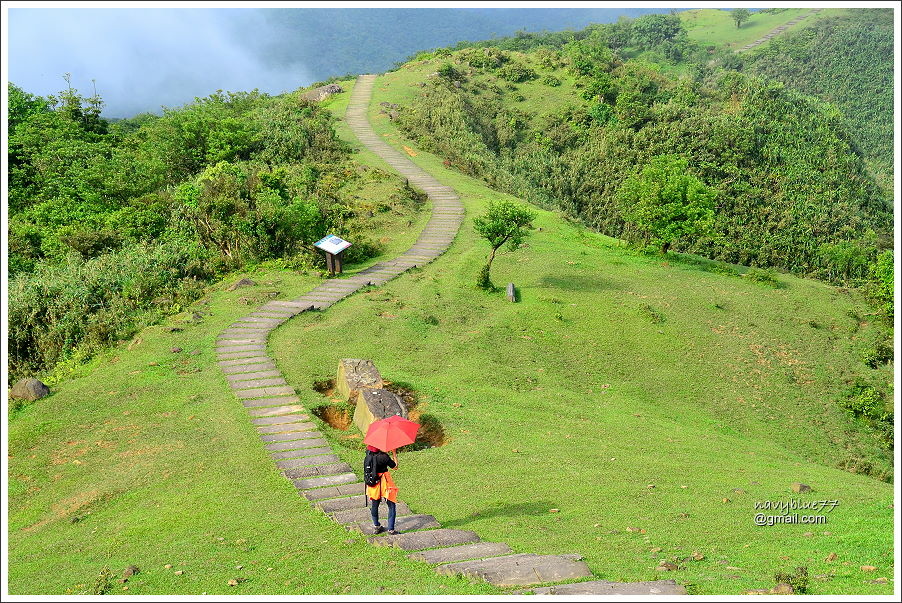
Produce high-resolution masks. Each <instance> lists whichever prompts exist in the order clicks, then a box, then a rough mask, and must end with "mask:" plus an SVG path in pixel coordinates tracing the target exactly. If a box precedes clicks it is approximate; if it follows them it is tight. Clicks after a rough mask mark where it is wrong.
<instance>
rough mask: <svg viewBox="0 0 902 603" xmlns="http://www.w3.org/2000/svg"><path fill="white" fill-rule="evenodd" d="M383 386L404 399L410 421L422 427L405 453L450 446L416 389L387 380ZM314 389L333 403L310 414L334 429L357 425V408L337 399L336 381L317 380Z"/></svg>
mask: <svg viewBox="0 0 902 603" xmlns="http://www.w3.org/2000/svg"><path fill="white" fill-rule="evenodd" d="M384 387H385V389H387V390H388V391H390V392H392V393H394V394H395V395H397V396H398V397H399V398H401V401H403V402H404V404H405V405H406V406H407V415H408V417H409V418H410V420H411V421H414V422H416V423H419V424H420V430H419V432H417V439H416V441H415V442H414V443H413V444H411V445H410V446H405V447H404V450H405V451H413V450H423V449H424V448H433V447H436V446H444V445H445V444H447V443H448V438H447V436H446V435H445V430H444V428H443V427H442V423H441V421H439V419H438V417H436V416H435V415H432V414H429V413H427V412H425V410H426V407H427V406H428V404H427V403H425V402H422V401H421V400H420V397H419V396H418V395H417V392H416V390H415V389H414V388H413V387H411V386H410V385H409V384H406V383H394V382H391V381H385V385H384ZM313 390H314V391H316V392H317V393H319V394H321V395H322V396H324V397H327V398H331V402H330V403H328V404H321V405H320V406H316V407H314V408H311V409H310V412H312V413H313V414H314V415H316V416H317V417H318V418H319V419H320V420H321V421H323V422H324V423H326V424H327V425H329V426H330V427H332V428H333V429H337V430H339V431H348V430H350V429H351V425H352V424H353V422H354V409H355V405H354V404H351V403H348V402H344V401H342V400H336V399H335V398H334V397H333V396H335V379H322V380H320V381H314V382H313ZM355 431H356V430H355ZM362 437H363V436H361V435H360V434H356V433H354V434H350V435H347V436H343V439H345V440H358V439H362Z"/></svg>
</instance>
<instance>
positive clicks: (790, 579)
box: [774, 567, 808, 594]
mask: <svg viewBox="0 0 902 603" xmlns="http://www.w3.org/2000/svg"><path fill="white" fill-rule="evenodd" d="M774 581H775V582H776V583H777V584H788V585H790V586H791V587H792V590H793V592H794V593H798V594H805V593H806V592H808V568H807V567H797V568H796V569H795V572H786V571H784V572H777V573H776V574H775V575H774Z"/></svg>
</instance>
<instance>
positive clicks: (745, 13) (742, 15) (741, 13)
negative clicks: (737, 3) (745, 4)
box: [730, 8, 752, 29]
mask: <svg viewBox="0 0 902 603" xmlns="http://www.w3.org/2000/svg"><path fill="white" fill-rule="evenodd" d="M730 16H731V17H733V20H734V21H736V29H739V28H740V27H742V22H743V21H748V20H749V17H751V16H752V13H751V12H749V9H747V8H734V9H733V10H731V11H730Z"/></svg>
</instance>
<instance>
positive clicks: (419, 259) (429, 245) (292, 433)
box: [216, 75, 685, 594]
mask: <svg viewBox="0 0 902 603" xmlns="http://www.w3.org/2000/svg"><path fill="white" fill-rule="evenodd" d="M375 78H376V76H374V75H362V76H360V77H359V78H358V79H357V84H356V85H355V87H354V91H353V92H352V94H351V99H350V102H349V104H348V110H347V114H346V116H345V121H346V122H347V123H348V125H349V126H350V128H351V130H352V131H353V132H354V134H355V135H356V136H357V137H358V138H359V139H360V141H361V142H362V143H363V144H364V145H365V146H366V147H367V148H369V149H370V150H372V151H373V152H375V153H376V154H377V155H379V156H380V157H381V158H382V159H384V160H385V161H386V162H387V163H388V164H389V165H390V166H391V167H392V168H393V169H395V170H396V171H397V172H398V173H400V174H401V175H402V176H404V177H405V178H406V179H407V181H408V183H409V184H410V185H411V186H413V187H416V188H419V189H421V190H423V191H424V192H425V193H426V194H427V196H428V198H429V200H430V201H431V202H432V216H431V218H430V220H429V222H428V223H427V224H426V227H425V228H424V229H423V231H422V232H421V233H420V236H419V238H418V239H417V241H416V242H415V243H414V244H413V246H411V247H410V249H408V250H407V251H406V252H404V253H402V254H401V255H399V256H398V257H396V258H394V259H392V260H388V261H384V262H380V263H378V264H376V265H374V266H371V267H369V268H367V269H365V270H361V271H360V272H358V273H357V274H355V275H353V276H351V277H350V278H336V279H330V280H327V281H326V282H324V283H323V284H321V285H320V286H318V287H316V288H315V289H313V290H312V291H309V292H307V293H305V294H304V295H302V296H300V297H298V298H296V299H293V300H275V301H270V302H268V303H266V304H264V305H263V306H261V307H260V308H257V309H256V310H254V311H252V312H250V313H249V314H248V315H246V316H244V317H242V318H239V319H238V320H236V321H235V322H234V323H232V324H231V325H229V326H228V327H227V328H226V329H225V330H223V331H222V333H220V335H219V336H218V338H217V340H216V354H217V358H218V362H219V366H220V368H221V369H222V372H223V375H224V376H225V380H226V382H227V383H228V385H229V387H230V388H232V391H233V392H234V394H235V397H236V398H237V399H238V401H239V402H240V403H241V404H242V405H243V406H244V407H245V408H246V409H247V413H248V418H249V419H250V421H251V423H252V424H253V425H254V426H255V428H256V430H257V433H258V434H259V436H260V440H261V442H262V444H263V446H264V449H265V450H266V452H267V453H268V454H269V456H270V458H271V459H272V460H273V463H274V464H275V466H276V469H277V470H279V471H280V472H281V473H282V475H283V476H284V477H285V478H286V479H289V480H291V482H292V484H293V485H294V486H295V488H297V490H298V492H299V493H300V495H301V496H303V497H304V498H305V499H307V500H308V501H309V502H310V504H311V506H312V507H313V508H314V509H316V510H318V511H320V512H322V513H324V514H326V515H327V516H328V517H330V518H331V519H332V520H334V521H335V522H336V523H338V524H340V525H344V526H345V527H346V528H347V529H349V530H354V531H358V532H361V533H363V534H366V535H369V536H370V538H368V541H369V542H370V543H371V544H373V545H375V546H386V547H393V548H396V549H399V550H402V551H410V553H409V554H408V556H409V557H410V558H411V559H416V560H420V561H423V562H425V563H429V564H433V565H435V566H436V572H438V573H440V574H444V575H463V576H471V577H474V578H478V579H483V580H486V581H488V582H490V583H492V584H495V585H497V586H500V587H509V586H536V585H543V584H549V583H554V582H560V581H564V580H574V579H581V578H592V577H593V575H592V573H591V572H590V571H589V568H588V566H587V565H586V564H585V562H583V561H582V560H581V557H580V556H579V555H537V554H531V553H520V554H517V553H515V552H514V551H513V550H512V549H511V548H510V547H509V546H508V545H507V544H505V543H500V542H483V541H482V540H481V539H480V538H479V535H478V534H476V533H475V532H472V531H469V530H457V529H449V528H442V527H441V524H440V523H439V521H438V520H437V519H436V518H435V517H433V516H432V515H425V514H418V513H415V512H414V511H413V510H412V509H411V508H410V507H409V506H407V504H405V503H404V502H403V501H398V503H397V508H396V511H397V513H396V521H395V529H396V530H398V531H399V532H401V533H400V534H397V535H386V534H383V535H378V536H374V535H373V534H374V529H373V525H372V520H371V518H370V509H369V508H368V507H366V506H364V503H365V496H364V485H363V483H361V481H360V478H359V477H358V476H357V475H356V473H355V472H354V470H353V469H352V468H351V466H350V465H348V464H347V463H344V462H342V461H341V460H340V459H339V457H338V456H337V455H335V454H334V452H333V450H332V449H331V448H330V447H329V444H328V442H327V441H326V440H325V438H324V437H323V434H322V433H320V432H319V431H317V429H316V425H315V424H314V423H312V422H311V421H310V420H309V416H308V415H307V414H305V412H306V411H305V409H304V408H303V406H302V405H301V404H300V398H299V397H298V396H297V393H296V392H295V391H294V388H293V387H291V385H289V384H288V382H287V381H286V380H285V378H284V377H283V376H282V373H281V371H280V370H279V369H278V367H277V366H276V363H275V361H274V360H273V358H271V357H270V356H269V354H268V351H267V347H266V342H267V339H268V337H269V334H270V332H272V331H273V330H274V329H276V328H278V327H279V326H280V325H282V324H284V323H285V322H286V321H288V320H290V319H291V318H292V317H294V316H297V315H298V314H301V313H302V312H309V311H322V310H325V309H327V308H329V307H331V306H332V305H334V304H336V303H338V302H340V301H341V300H342V299H344V298H345V297H347V296H349V295H351V294H352V293H354V292H356V291H359V290H360V289H362V288H364V287H367V286H370V285H377V286H378V285H382V284H384V283H386V282H388V281H390V280H391V279H393V278H396V277H397V276H399V275H401V274H403V273H404V272H406V271H407V270H410V269H411V268H415V267H420V266H425V265H426V264H428V263H429V262H431V261H432V260H434V259H435V258H437V257H439V256H440V255H441V254H443V253H444V252H445V251H446V250H447V249H448V247H449V246H450V245H451V244H452V243H453V241H454V238H455V236H456V235H457V231H458V229H459V228H460V225H461V223H462V222H463V219H464V208H463V205H462V204H461V202H460V198H459V197H458V196H457V192H456V191H455V190H454V189H452V188H451V187H448V186H445V185H443V184H441V183H440V182H439V181H438V180H436V179H435V178H433V177H432V176H431V175H430V174H428V173H427V172H425V171H424V170H422V169H421V168H419V167H418V166H416V165H415V164H414V163H412V162H411V161H410V160H409V159H408V158H407V157H406V156H404V155H402V154H401V153H400V152H398V151H396V150H395V149H394V148H392V147H390V146H389V145H388V144H386V143H385V142H384V141H383V140H381V138H379V137H378V136H377V135H376V134H375V132H373V129H372V127H371V126H370V124H369V121H368V119H367V109H368V107H369V102H370V98H371V96H372V90H373V84H374V81H375ZM387 514H388V506H387V505H385V504H381V505H380V506H379V516H380V518H382V519H384V518H386V517H387ZM596 582H598V583H600V582H599V581H595V582H586V583H584V584H586V585H587V586H585V587H584V588H594V587H592V586H589V585H592V584H595V583H596ZM664 583H668V584H667V585H665V584H664ZM670 583H672V581H656V582H650V583H636V584H639V585H643V586H637V585H632V586H631V587H630V588H633V590H634V591H635V592H636V593H637V594H658V592H660V593H661V594H664V593H665V592H666V593H667V594H673V593H674V592H675V591H674V590H673V588H675V589H677V590H679V589H681V588H682V587H679V586H676V585H675V584H673V585H670ZM604 584H605V585H611V584H616V583H611V582H604ZM574 586H575V585H572V584H570V585H566V586H559V587H551V588H566V587H574ZM670 586H672V587H673V588H671V590H669V591H668V590H667V589H668V588H670ZM624 588H625V587H624ZM541 590H542V587H540V588H538V589H537V592H538V591H541ZM681 592H682V593H683V594H684V593H685V589H683V590H682V591H681Z"/></svg>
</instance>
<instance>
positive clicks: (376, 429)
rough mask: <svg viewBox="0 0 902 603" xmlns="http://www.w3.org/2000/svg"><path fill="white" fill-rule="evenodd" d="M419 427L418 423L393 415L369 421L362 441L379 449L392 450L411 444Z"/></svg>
mask: <svg viewBox="0 0 902 603" xmlns="http://www.w3.org/2000/svg"><path fill="white" fill-rule="evenodd" d="M419 428H420V424H419V423H414V422H413V421H408V420H407V419H405V418H404V417H402V416H401V415H393V416H391V417H388V418H387V419H379V420H378V421H373V422H372V423H370V427H369V429H367V430H366V437H364V438H363V443H364V444H369V445H370V446H375V447H376V448H378V449H379V450H386V451H387V450H394V449H395V448H400V447H401V446H407V445H408V444H413V442H414V440H416V439H417V430H418V429H419Z"/></svg>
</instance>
